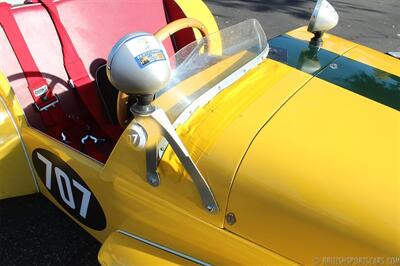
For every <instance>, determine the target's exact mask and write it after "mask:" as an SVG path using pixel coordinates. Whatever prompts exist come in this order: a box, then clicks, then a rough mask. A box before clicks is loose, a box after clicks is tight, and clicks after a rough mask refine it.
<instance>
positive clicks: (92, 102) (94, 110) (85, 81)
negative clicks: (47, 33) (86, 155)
mask: <svg viewBox="0 0 400 266" xmlns="http://www.w3.org/2000/svg"><path fill="white" fill-rule="evenodd" d="M32 2H41V3H42V4H43V6H44V7H45V8H46V10H47V11H48V13H49V15H50V17H51V19H52V21H53V24H54V26H55V28H56V31H57V34H58V36H59V39H60V43H61V47H62V51H63V56H64V67H65V70H66V72H67V74H68V76H69V78H70V84H71V85H72V86H73V87H75V88H76V90H77V92H78V95H79V97H80V98H81V100H82V102H83V103H84V105H85V106H86V107H87V109H88V110H89V112H90V114H91V115H92V117H93V118H94V119H95V121H96V122H97V124H98V125H99V126H100V128H101V129H102V130H103V131H104V132H105V133H106V134H107V135H108V136H109V137H111V138H113V139H118V138H119V136H120V134H121V132H122V129H121V128H119V127H115V126H113V125H111V124H109V121H108V120H107V118H106V116H105V113H104V112H103V110H102V103H101V101H100V98H99V97H98V95H97V90H96V87H95V83H94V82H93V81H92V80H91V78H90V77H89V75H88V73H87V71H86V68H85V66H84V64H83V62H82V59H81V58H80V57H79V55H78V53H77V52H76V50H75V47H74V45H73V43H72V41H71V38H70V37H69V35H68V33H67V31H66V29H65V27H64V25H63V24H62V22H61V19H60V16H59V14H58V11H57V8H56V6H55V4H54V2H53V1H52V0H35V1H32Z"/></svg>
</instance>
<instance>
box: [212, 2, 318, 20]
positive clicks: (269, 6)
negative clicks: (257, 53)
mask: <svg viewBox="0 0 400 266" xmlns="http://www.w3.org/2000/svg"><path fill="white" fill-rule="evenodd" d="M207 2H208V3H212V4H215V5H219V6H225V7H231V8H238V9H248V10H251V11H255V12H268V11H273V12H277V11H278V12H282V13H285V14H288V15H291V16H294V17H297V18H302V19H308V18H309V17H310V10H309V7H310V6H311V5H310V0H268V1H265V0H234V1H232V0H208V1H207ZM305 7H306V8H305Z"/></svg>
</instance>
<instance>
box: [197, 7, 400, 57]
mask: <svg viewBox="0 0 400 266" xmlns="http://www.w3.org/2000/svg"><path fill="white" fill-rule="evenodd" d="M205 2H206V4H207V5H208V6H209V8H210V9H211V11H212V12H213V14H214V16H215V17H216V19H217V22H218V25H219V26H220V28H224V27H227V26H229V25H233V24H236V23H238V22H241V21H243V20H245V19H249V18H255V19H257V20H258V21H260V23H261V25H262V26H263V28H264V31H265V32H266V34H267V36H268V38H271V37H274V36H276V35H279V34H282V33H285V32H287V31H289V30H292V29H295V28H298V27H300V26H303V25H307V23H308V20H309V18H310V16H311V12H312V9H313V7H314V5H315V2H316V1H313V0H205ZM329 2H330V3H331V4H332V5H333V6H334V7H335V9H336V11H337V12H338V14H339V23H338V25H337V26H336V28H334V29H333V30H332V31H331V33H332V34H335V35H338V36H341V37H343V38H346V39H349V40H352V41H354V42H357V43H360V44H363V45H365V46H369V47H371V48H374V49H377V50H380V51H382V52H387V51H400V0H373V1H372V0H329Z"/></svg>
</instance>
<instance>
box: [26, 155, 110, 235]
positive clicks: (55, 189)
mask: <svg viewBox="0 0 400 266" xmlns="http://www.w3.org/2000/svg"><path fill="white" fill-rule="evenodd" d="M32 161H33V165H34V166H35V169H36V172H37V173H38V175H39V178H40V179H41V180H42V182H43V184H44V185H45V187H46V188H47V190H48V191H49V192H50V194H51V195H52V196H53V197H54V198H55V199H56V200H57V202H58V203H60V205H61V206H63V208H64V209H65V210H66V211H67V212H68V213H69V214H71V215H72V216H73V217H75V218H76V219H77V220H78V221H80V222H81V223H83V224H84V225H86V226H88V227H90V228H92V229H95V230H103V229H104V228H106V217H105V215H104V212H103V210H102V208H101V206H100V203H99V202H98V200H97V199H96V197H95V196H94V194H93V192H92V191H91V190H90V188H89V186H87V185H86V183H85V182H84V181H83V180H82V178H81V177H80V176H79V175H78V174H77V173H76V172H75V171H74V169H72V168H71V167H70V166H69V165H68V164H66V163H65V162H64V161H62V160H61V159H60V158H59V157H58V156H57V155H55V154H53V153H51V152H50V151H47V150H44V149H36V150H34V151H33V154H32Z"/></svg>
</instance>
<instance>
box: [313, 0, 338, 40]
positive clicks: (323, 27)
mask: <svg viewBox="0 0 400 266" xmlns="http://www.w3.org/2000/svg"><path fill="white" fill-rule="evenodd" d="M338 22H339V15H338V13H337V12H336V10H335V8H334V7H333V6H332V5H331V4H330V3H329V2H328V1H327V0H318V1H317V4H316V5H315V8H314V10H313V12H312V15H311V18H310V22H309V24H308V31H309V32H312V33H314V38H312V39H311V42H310V44H311V45H314V46H321V44H322V35H323V34H324V33H325V32H327V31H329V30H331V29H333V28H334V27H335V26H336V25H337V24H338Z"/></svg>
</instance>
